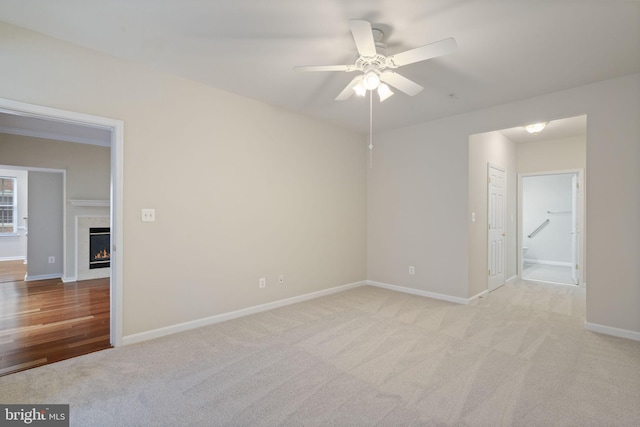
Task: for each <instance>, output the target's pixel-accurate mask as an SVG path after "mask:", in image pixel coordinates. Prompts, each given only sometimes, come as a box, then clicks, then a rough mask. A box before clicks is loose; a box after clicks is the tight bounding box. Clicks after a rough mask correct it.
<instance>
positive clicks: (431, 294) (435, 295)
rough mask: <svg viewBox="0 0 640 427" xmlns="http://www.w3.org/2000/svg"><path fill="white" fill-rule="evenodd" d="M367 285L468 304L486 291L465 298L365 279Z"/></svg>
mask: <svg viewBox="0 0 640 427" xmlns="http://www.w3.org/2000/svg"><path fill="white" fill-rule="evenodd" d="M367 285H370V286H375V287H377V288H384V289H389V290H391V291H397V292H403V293H405V294H411V295H418V296H421V297H427V298H433V299H438V300H442V301H448V302H453V303H456V304H469V302H471V301H472V300H473V299H474V298H479V297H480V295H481V294H482V293H483V292H486V291H483V292H481V293H480V294H478V295H475V296H473V297H471V298H468V299H467V298H460V297H454V296H451V295H445V294H438V293H435V292H429V291H423V290H421V289H413V288H405V287H404V286H398V285H391V284H389V283H382V282H374V281H373V280H367Z"/></svg>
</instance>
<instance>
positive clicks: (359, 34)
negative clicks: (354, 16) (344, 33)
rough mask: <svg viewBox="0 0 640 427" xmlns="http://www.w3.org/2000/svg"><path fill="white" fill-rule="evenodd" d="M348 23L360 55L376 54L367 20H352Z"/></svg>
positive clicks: (374, 43)
mask: <svg viewBox="0 0 640 427" xmlns="http://www.w3.org/2000/svg"><path fill="white" fill-rule="evenodd" d="M349 25H351V34H353V39H354V40H355V42H356V48H357V49H358V53H359V54H360V56H376V42H375V41H374V40H373V32H372V30H371V24H370V23H369V21H361V20H352V21H349Z"/></svg>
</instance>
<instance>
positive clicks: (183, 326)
mask: <svg viewBox="0 0 640 427" xmlns="http://www.w3.org/2000/svg"><path fill="white" fill-rule="evenodd" d="M366 284H367V283H366V282H365V281H362V282H355V283H349V284H347V285H342V286H336V287H333V288H329V289H323V290H321V291H317V292H311V293H309V294H305V295H299V296H297V297H291V298H286V299H283V300H279V301H274V302H269V303H266V304H261V305H255V306H253V307H247V308H243V309H240V310H236V311H231V312H229V313H223V314H218V315H216V316H210V317H205V318H202V319H197V320H192V321H189V322H184V323H178V324H177V325H171V326H165V327H164V328H158V329H152V330H150V331H146V332H140V333H137V334H132V335H127V336H125V337H122V344H123V345H128V344H135V343H139V342H142V341H147V340H151V339H154V338H160V337H163V336H166V335H171V334H175V333H178V332H184V331H189V330H191V329H196V328H200V327H202V326H208V325H213V324H216V323H220V322H226V321H227V320H232V319H237V318H239V317H244V316H248V315H250V314H256V313H260V312H263V311H267V310H273V309H275V308H280V307H284V306H287V305H291V304H296V303H299V302H303V301H308V300H311V299H315V298H319V297H323V296H326V295H331V294H335V293H338V292H342V291H346V290H348V289H353V288H358V287H360V286H364V285H366Z"/></svg>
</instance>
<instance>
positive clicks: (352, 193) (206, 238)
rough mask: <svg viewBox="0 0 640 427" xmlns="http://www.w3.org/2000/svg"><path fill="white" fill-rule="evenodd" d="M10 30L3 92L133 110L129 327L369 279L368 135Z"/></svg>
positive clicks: (82, 106) (128, 186)
mask: <svg viewBox="0 0 640 427" xmlns="http://www.w3.org/2000/svg"><path fill="white" fill-rule="evenodd" d="M0 40H2V55H0V67H1V68H2V70H3V71H2V73H3V78H2V79H0V97H2V98H7V99H13V100H17V101H22V102H28V103H31V104H38V105H44V106H49V107H54V108H59V109H65V110H70V111H77V112H83V113H88V114H93V115H97V116H103V117H112V118H116V119H120V120H123V122H124V165H123V166H124V171H123V175H124V202H123V206H124V225H123V229H124V247H123V248H121V250H122V253H123V254H124V266H123V270H124V271H123V274H124V279H123V280H124V284H123V294H124V295H123V297H124V306H123V316H124V319H123V330H124V335H125V337H126V336H129V335H133V334H137V333H143V332H147V331H150V330H154V329H157V328H162V327H167V326H172V325H176V324H179V323H183V322H189V321H195V320H198V319H202V318H206V317H209V316H214V315H218V314H223V313H228V312H231V311H234V310H238V309H242V308H247V307H252V306H255V305H259V304H263V303H268V302H272V301H277V300H281V299H284V298H288V297H294V296H298V295H304V294H307V293H310V292H314V291H320V290H325V289H328V288H332V287H335V286H339V285H344V284H349V283H353V282H359V281H362V280H364V279H365V278H366V255H365V254H366V224H365V221H364V218H365V217H366V169H365V168H366V159H367V157H366V141H365V138H364V137H363V136H361V135H358V134H356V133H354V132H351V131H347V130H344V129H341V128H337V127H335V126H333V125H330V124H328V123H324V122H320V121H317V120H312V119H309V118H307V117H304V116H301V115H298V114H296V113H292V112H287V111H284V110H281V109H279V108H275V107H272V106H269V105H265V104H263V103H261V102H258V101H254V100H251V99H247V98H242V97H239V96H236V95H233V94H230V93H227V92H223V91H221V90H217V89H215V88H211V87H208V86H205V85H202V84H199V83H196V82H193V81H189V80H185V79H180V78H176V77H172V76H169V75H166V74H163V73H160V72H156V71H153V70H151V69H149V68H147V67H145V66H142V65H136V64H132V63H128V62H126V61H122V60H118V59H115V58H112V57H109V56H107V55H103V54H99V53H96V52H94V51H90V50H87V49H83V48H80V47H77V46H72V45H70V44H67V43H63V42H61V41H58V40H54V39H52V38H47V37H44V36H42V35H39V34H36V33H33V32H29V31H26V30H22V29H18V28H16V27H12V26H9V25H6V24H0ZM142 208H155V209H156V222H153V223H142V222H141V217H140V211H141V209H142ZM280 273H282V274H284V277H285V282H284V284H283V285H280V284H278V283H277V278H278V275H279V274H280ZM259 277H266V278H267V287H266V288H265V289H259V288H258V278H259Z"/></svg>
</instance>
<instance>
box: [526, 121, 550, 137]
mask: <svg viewBox="0 0 640 427" xmlns="http://www.w3.org/2000/svg"><path fill="white" fill-rule="evenodd" d="M546 125H547V122H541V123H534V124H531V125H526V126H525V127H524V128H525V129H526V130H527V132H529V133H530V134H533V135H535V134H537V133H538V132H542V130H543V129H544V127H545V126H546Z"/></svg>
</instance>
